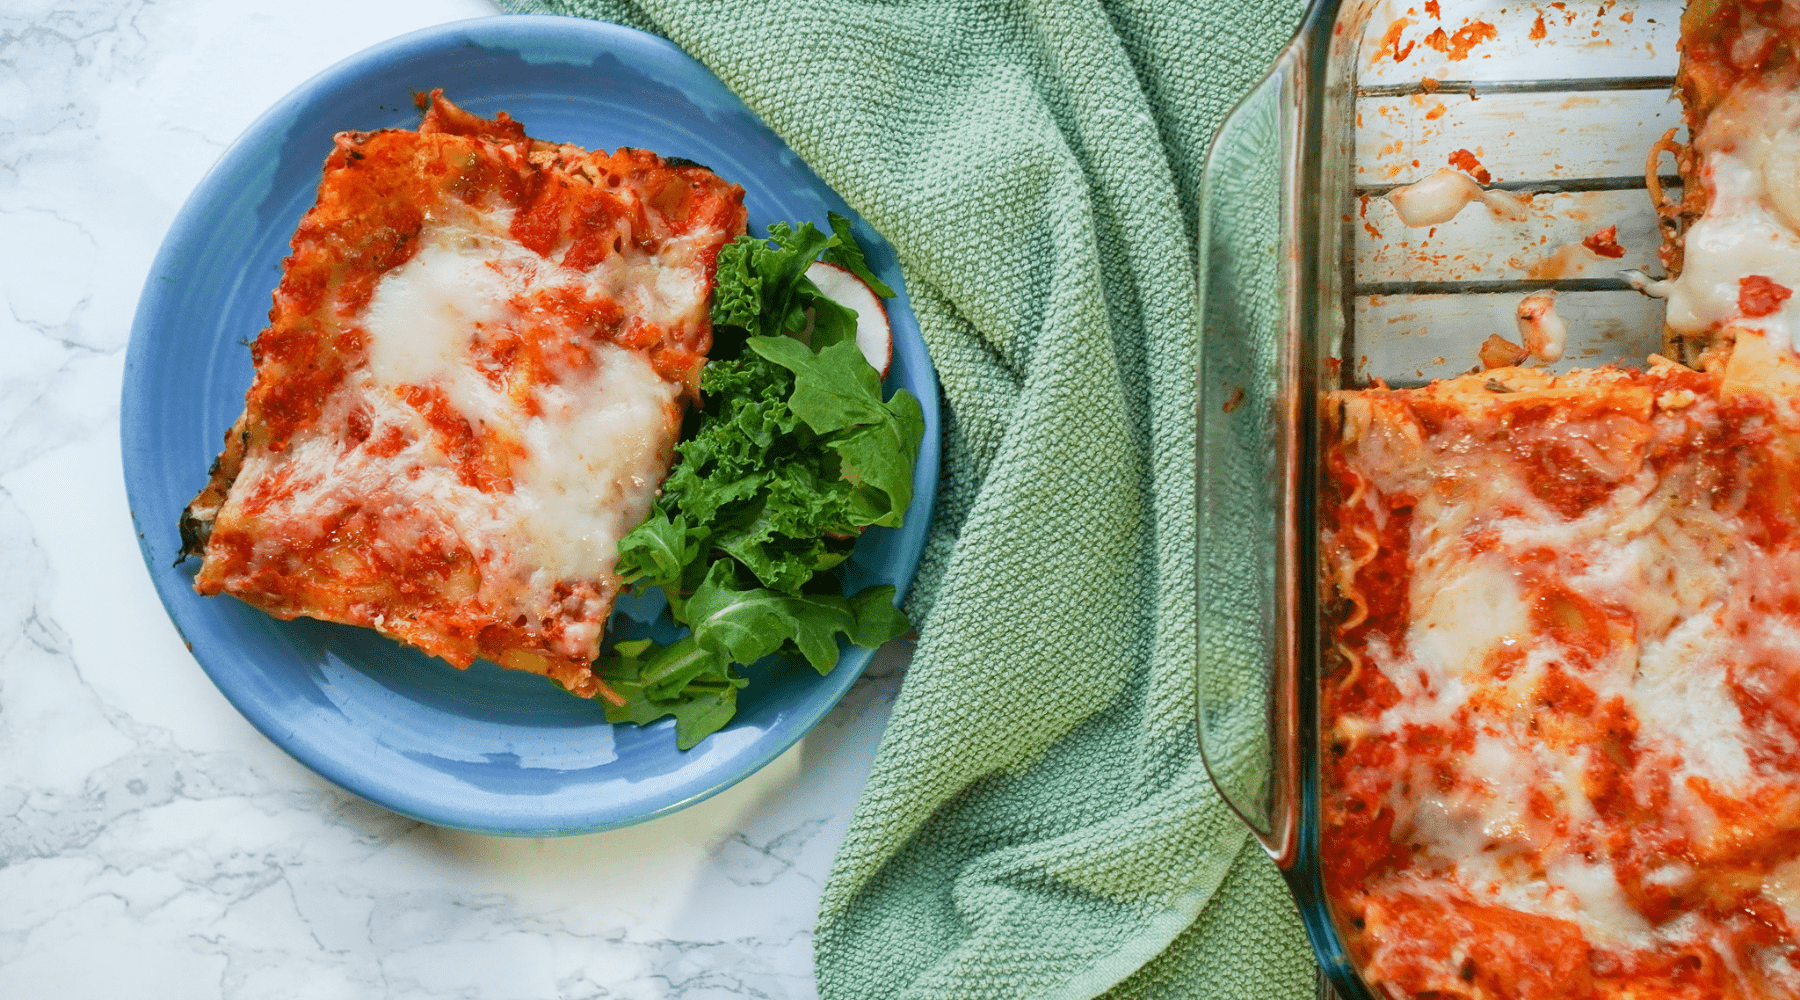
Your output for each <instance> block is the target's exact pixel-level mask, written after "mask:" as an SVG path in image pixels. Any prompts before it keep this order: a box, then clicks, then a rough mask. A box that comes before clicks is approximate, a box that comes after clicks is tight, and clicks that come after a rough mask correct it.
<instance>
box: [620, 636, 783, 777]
mask: <svg viewBox="0 0 1800 1000" xmlns="http://www.w3.org/2000/svg"><path fill="white" fill-rule="evenodd" d="M696 667H697V669H690V668H696ZM594 671H595V672H596V673H598V674H599V675H600V677H601V679H602V680H604V681H606V683H607V685H608V686H609V687H611V688H612V689H613V690H614V691H616V692H618V693H619V694H620V695H621V696H623V697H624V699H625V704H624V705H614V704H612V703H611V702H605V703H604V704H605V705H606V721H608V722H612V723H620V722H635V723H637V724H638V725H640V726H647V725H649V724H650V723H652V722H655V721H656V720H657V719H660V718H662V717H663V716H665V715H673V716H674V717H675V746H676V748H677V749H681V750H690V749H692V748H693V747H694V745H695V744H697V743H699V742H700V741H701V740H703V739H705V738H706V737H708V736H711V735H712V734H713V733H716V732H718V731H719V730H720V729H722V728H724V726H725V724H726V723H727V722H730V721H731V717H732V716H734V715H736V714H737V693H738V689H739V688H742V687H743V686H744V685H745V684H748V683H749V681H748V680H746V679H745V678H744V676H743V675H742V674H740V673H738V672H737V671H736V670H735V669H732V667H731V666H730V665H729V664H727V663H725V662H723V661H721V660H719V659H718V658H717V657H716V656H714V655H713V654H712V653H710V652H708V651H706V650H703V649H701V648H699V646H698V645H697V644H696V643H695V642H694V640H693V638H692V637H691V636H689V637H686V638H683V639H680V640H677V641H676V642H674V643H672V644H670V645H669V646H667V647H662V646H658V645H657V644H656V643H655V642H652V641H651V640H649V639H638V640H635V641H632V642H621V643H616V644H614V646H613V652H612V655H610V656H603V657H601V658H600V659H599V660H597V661H596V662H595V663H594ZM658 671H661V672H662V673H663V675H664V676H665V677H666V676H669V675H673V674H676V673H681V674H685V675H687V677H688V679H687V680H686V681H685V682H684V683H683V684H681V685H680V687H679V688H678V689H677V690H676V691H675V693H674V694H673V695H668V696H662V695H660V694H659V692H662V691H665V690H667V688H668V685H667V683H666V682H665V683H657V682H655V681H653V680H648V679H647V676H648V675H653V674H655V673H656V672H658Z"/></svg>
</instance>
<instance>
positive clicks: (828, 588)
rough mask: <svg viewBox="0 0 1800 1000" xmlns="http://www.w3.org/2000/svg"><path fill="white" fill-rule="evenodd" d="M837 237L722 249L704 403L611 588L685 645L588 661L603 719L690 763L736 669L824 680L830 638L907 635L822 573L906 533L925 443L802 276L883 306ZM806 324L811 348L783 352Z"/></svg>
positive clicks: (913, 409) (830, 306)
mask: <svg viewBox="0 0 1800 1000" xmlns="http://www.w3.org/2000/svg"><path fill="white" fill-rule="evenodd" d="M831 225H832V230H833V234H832V235H829V236H827V235H826V234H824V233H821V232H820V231H819V230H818V229H817V228H815V227H814V226H812V225H811V224H810V223H808V224H804V225H802V226H801V227H800V228H799V229H797V230H796V229H793V228H791V227H789V226H787V225H785V224H776V225H774V226H770V227H769V238H768V239H766V240H759V239H753V238H751V237H747V236H746V237H740V238H739V239H738V240H737V241H735V242H733V243H731V244H729V245H728V246H726V247H724V248H723V249H722V250H721V251H720V253H719V262H718V268H717V274H718V282H717V287H716V288H715V290H714V294H713V306H712V321H713V327H714V331H713V332H714V350H713V360H711V361H709V362H708V363H707V365H706V368H705V369H704V371H703V372H702V374H701V379H700V389H701V395H702V398H703V399H704V400H705V404H704V405H703V406H702V407H701V408H700V409H699V410H698V411H697V412H695V413H693V414H691V415H690V418H689V424H688V428H687V430H688V433H687V436H686V439H685V440H684V441H682V442H681V443H680V444H678V445H676V449H675V450H676V453H677V461H676V464H675V467H674V468H673V469H672V470H671V471H670V473H669V476H668V478H667V479H666V480H665V481H664V483H663V492H662V495H661V496H660V497H659V498H658V499H657V502H656V507H655V510H654V511H653V512H652V514H651V516H650V517H649V519H648V520H646V521H645V522H644V524H643V525H641V526H640V527H638V528H637V529H636V530H635V531H633V532H632V533H631V534H629V535H627V536H626V537H625V539H624V540H622V541H621V542H620V543H619V561H618V565H617V572H618V573H619V575H620V577H621V578H622V579H623V580H624V581H625V582H626V583H628V584H632V585H633V586H636V587H637V588H639V589H640V590H641V589H643V588H646V587H652V586H654V587H660V588H661V589H662V591H663V593H664V595H665V596H666V597H667V598H668V601H669V610H670V613H671V614H672V615H673V616H674V619H675V621H676V622H677V623H679V624H681V625H685V626H687V627H688V629H689V632H688V634H687V635H685V636H683V637H682V638H681V639H679V640H677V641H676V642H673V643H671V644H669V645H668V646H666V647H664V646H659V645H657V644H655V643H653V642H651V641H649V640H637V641H631V642H620V643H616V644H615V645H614V647H613V651H612V652H611V653H609V654H607V655H606V656H604V657H602V658H601V659H600V660H599V661H597V662H596V663H595V671H596V672H597V673H599V675H600V676H601V678H602V679H603V680H605V681H606V683H607V684H608V685H609V686H610V687H612V689H613V690H614V691H616V692H617V693H618V694H619V695H620V696H622V697H623V698H624V699H625V704H624V705H622V706H614V705H608V706H607V709H606V714H607V718H608V719H609V720H612V721H615V722H636V723H638V724H640V725H643V724H646V723H648V722H653V721H655V720H657V719H660V718H663V717H665V716H670V715H673V716H674V717H675V729H676V745H677V746H679V747H680V748H681V749H684V750H685V749H688V748H689V747H692V746H693V745H694V744H695V743H697V742H698V741H699V740H701V739H703V738H704V737H705V736H706V735H708V734H710V733H712V732H716V731H717V730H718V729H719V728H721V727H723V726H724V725H725V724H726V723H727V722H729V721H730V720H731V718H732V716H733V714H734V713H735V712H736V710H737V692H738V690H739V689H740V688H742V687H743V686H744V685H745V684H747V683H748V680H747V679H746V678H745V677H744V676H743V675H742V674H740V673H738V671H737V668H738V667H739V666H741V665H745V664H750V663H755V662H756V661H758V660H761V659H763V658H764V657H767V656H769V655H771V654H776V653H783V654H789V655H797V656H802V657H804V658H805V659H806V661H807V662H808V663H809V664H811V665H812V667H813V669H815V670H817V671H818V672H819V673H821V674H824V673H828V672H829V671H830V670H831V669H832V668H833V667H835V666H836V665H837V661H838V650H839V642H840V637H843V638H844V639H847V640H848V641H850V642H853V643H856V644H858V645H862V646H866V647H870V648H873V647H875V646H878V645H880V644H881V643H884V642H886V641H888V640H889V639H892V638H894V637H895V636H897V635H899V634H901V633H902V632H904V631H906V629H907V628H909V627H910V623H908V621H907V620H906V616H905V615H904V614H902V613H901V612H900V611H899V609H897V608H895V607H894V604H893V600H894V588H892V587H871V588H868V589H866V590H863V591H862V592H860V593H857V594H855V595H851V596H845V595H844V594H843V592H842V588H841V585H840V583H839V581H838V579H837V578H835V577H834V576H833V575H832V574H831V571H832V570H833V569H834V568H835V567H837V566H838V565H840V564H841V563H842V562H843V561H844V560H845V559H846V558H848V557H849V555H850V551H851V549H852V548H853V547H854V545H855V543H856V536H857V534H858V533H859V532H860V531H861V530H862V529H863V528H864V527H866V526H868V525H871V524H876V525H885V526H898V525H899V524H900V523H901V519H902V518H903V517H904V516H905V512H906V508H907V506H908V504H910V503H911V501H912V473H913V462H914V460H915V459H916V457H917V454H918V448H919V441H920V439H921V438H922V437H923V436H924V431H925V422H924V416H923V412H922V410H921V409H920V407H919V402H918V400H916V399H914V398H913V397H912V395H911V394H909V393H907V392H906V391H905V390H900V391H898V392H896V393H895V394H894V396H893V398H892V399H885V400H884V399H883V397H882V393H881V379H880V376H879V375H878V374H877V373H876V371H875V369H874V368H873V367H871V366H870V365H869V363H868V361H867V360H866V359H865V358H864V357H863V355H862V352H861V351H860V350H858V349H857V347H856V343H855V339H856V313H855V312H854V311H853V310H850V309H847V308H844V307H843V306H840V305H838V304H837V303H835V302H833V301H831V300H830V299H828V298H826V297H825V296H824V295H823V294H822V293H821V292H820V291H819V289H818V287H817V286H816V285H814V284H813V283H812V281H811V280H809V279H808V278H807V277H806V268H807V266H808V265H810V264H811V263H812V262H813V260H815V259H816V258H818V256H819V254H820V253H822V252H823V253H825V254H826V256H827V259H830V260H832V261H834V262H837V263H841V264H843V266H845V267H847V268H849V269H850V270H851V271H852V272H853V273H856V274H858V275H859V276H860V277H862V278H863V279H864V280H865V281H868V282H869V283H870V286H871V287H872V288H875V289H876V290H877V292H878V293H880V294H885V295H892V294H893V292H892V290H891V289H889V288H887V286H886V285H883V284H881V283H880V282H879V281H877V280H875V279H874V276H873V275H872V274H869V273H868V265H867V263H866V261H864V259H863V256H862V250H861V248H860V247H858V246H857V245H856V241H855V239H854V238H853V237H852V236H851V233H850V228H849V222H848V220H846V219H844V218H842V217H841V216H835V215H834V216H832V217H831ZM809 321H810V323H811V327H812V329H811V334H810V342H809V343H802V342H801V341H799V340H796V339H794V338H793V337H792V336H789V334H792V333H795V332H797V331H799V330H802V329H803V328H805V327H806V325H807V323H808V322H809ZM746 347H747V348H749V349H748V350H745V348H746Z"/></svg>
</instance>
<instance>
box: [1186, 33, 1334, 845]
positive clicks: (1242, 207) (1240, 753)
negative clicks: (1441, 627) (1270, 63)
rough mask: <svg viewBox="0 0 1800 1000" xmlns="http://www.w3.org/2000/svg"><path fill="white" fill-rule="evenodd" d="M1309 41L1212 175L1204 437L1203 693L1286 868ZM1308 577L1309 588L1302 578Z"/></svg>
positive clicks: (1207, 717) (1298, 594)
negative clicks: (1305, 78) (1304, 78)
mask: <svg viewBox="0 0 1800 1000" xmlns="http://www.w3.org/2000/svg"><path fill="white" fill-rule="evenodd" d="M1306 55H1307V53H1306V50H1305V46H1304V44H1303V43H1298V42H1297V43H1296V44H1295V45H1293V46H1290V47H1289V48H1288V49H1287V51H1285V52H1284V53H1283V55H1282V57H1281V59H1279V60H1278V61H1277V62H1276V64H1275V68H1274V69H1273V70H1272V71H1271V72H1270V73H1269V75H1268V76H1267V77H1265V78H1264V79H1263V81H1262V82H1261V83H1260V84H1258V85H1257V87H1256V89H1255V90H1253V91H1251V93H1250V95H1249V96H1248V97H1246V98H1245V99H1244V101H1243V103H1241V104H1239V105H1238V107H1237V109H1236V110H1234V111H1233V112H1232V113H1231V115H1230V116H1229V117H1227V118H1226V120H1225V122H1224V124H1223V125H1222V126H1221V127H1220V129H1219V132H1218V134H1217V136H1216V137H1215V138H1214V140H1213V144H1212V148H1211V150H1210V151H1209V153H1208V155H1207V160H1206V166H1205V170H1204V172H1203V174H1202V176H1201V185H1200V211H1199V221H1200V225H1199V253H1198V260H1199V268H1200V271H1199V287H1200V294H1201V340H1200V374H1199V379H1200V381H1199V394H1198V411H1197V414H1196V420H1197V428H1196V430H1197V438H1196V449H1197V450H1196V463H1197V472H1198V476H1197V480H1196V495H1195V501H1196V514H1197V545H1198V551H1197V553H1196V555H1197V561H1196V567H1197V580H1196V593H1195V597H1196V600H1197V612H1198V617H1197V620H1198V632H1197V635H1196V641H1197V650H1196V652H1197V671H1196V674H1197V689H1198V690H1197V694H1198V724H1199V736H1200V744H1201V752H1202V755H1203V757H1204V759H1205V762H1206V768H1207V771H1208V773H1209V774H1210V775H1211V776H1212V780H1213V784H1214V785H1215V786H1216V787H1217V788H1218V790H1219V794H1220V795H1221V796H1223V797H1224V799H1225V801H1226V802H1227V803H1228V804H1229V805H1230V806H1231V807H1232V809H1234V810H1235V811H1236V812H1237V813H1238V815H1239V816H1240V817H1242V818H1243V820H1244V822H1245V823H1246V824H1248V825H1249V826H1250V828H1251V830H1253V831H1254V832H1255V834H1256V837H1257V839H1258V840H1260V841H1261V842H1262V844H1263V847H1264V848H1265V849H1267V850H1268V852H1269V854H1270V855H1271V856H1272V857H1274V859H1275V861H1276V863H1277V864H1279V865H1280V866H1281V867H1282V868H1284V869H1287V868H1290V867H1291V866H1292V865H1293V864H1294V862H1295V859H1296V855H1297V851H1298V845H1297V837H1298V828H1299V811H1300V768H1301V760H1300V755H1299V742H1298V740H1299V720H1300V713H1299V706H1300V701H1301V692H1300V690H1299V683H1298V678H1297V676H1296V671H1295V666H1296V664H1298V663H1299V662H1301V654H1302V653H1303V650H1300V649H1299V648H1298V646H1297V644H1298V643H1299V642H1300V641H1301V640H1302V638H1303V634H1304V633H1303V629H1302V628H1301V627H1300V623H1301V622H1304V621H1305V620H1306V619H1305V616H1304V615H1303V614H1302V608H1301V607H1300V605H1301V603H1302V602H1303V601H1304V600H1305V599H1306V595H1305V593H1303V591H1304V588H1305V587H1306V586H1307V584H1306V583H1305V582H1304V581H1303V580H1301V579H1298V578H1299V577H1300V576H1301V574H1297V573H1295V572H1293V571H1292V567H1295V566H1297V565H1302V563H1301V562H1300V559H1299V556H1300V555H1301V553H1299V552H1297V551H1292V549H1293V547H1294V546H1295V545H1296V544H1300V537H1301V535H1302V534H1303V532H1301V531H1299V530H1297V529H1298V522H1297V521H1296V518H1299V517H1301V516H1302V515H1301V512H1300V508H1299V503H1300V501H1301V499H1302V498H1303V497H1304V495H1305V485H1306V477H1307V476H1308V475H1309V474H1310V473H1309V471H1308V463H1309V461H1310V460H1309V459H1308V457H1307V451H1308V449H1307V448H1306V447H1305V437H1306V434H1305V430H1304V426H1303V425H1304V423H1305V412H1304V410H1303V409H1302V407H1303V405H1304V404H1303V399H1304V397H1303V396H1302V390H1303V389H1305V388H1306V387H1307V386H1308V385H1311V384H1313V382H1314V381H1315V380H1314V379H1313V378H1312V377H1311V376H1309V375H1308V374H1307V373H1306V372H1304V371H1302V370H1301V366H1300V361H1299V358H1300V356H1301V355H1302V354H1303V353H1304V352H1302V351H1300V350H1298V349H1297V348H1296V344H1297V342H1298V338H1299V337H1300V336H1301V331H1300V324H1301V323H1302V322H1303V319H1302V317H1301V315H1300V309H1299V303H1300V302H1301V301H1302V299H1301V298H1300V296H1299V281H1300V278H1301V275H1302V272H1303V270H1304V268H1303V266H1302V255H1301V250H1300V247H1301V242H1300V240H1299V238H1298V234H1299V233H1300V232H1301V227H1300V220H1301V212H1302V211H1303V206H1302V204H1301V202H1303V201H1304V200H1305V199H1304V197H1303V196H1302V193H1301V185H1300V183H1299V179H1300V178H1301V177H1302V176H1303V174H1302V155H1301V150H1302V146H1303V133H1302V130H1303V128H1304V127H1305V126H1306V124H1307V123H1306V122H1305V121H1304V120H1303V107H1302V102H1301V97H1300V95H1301V92H1302V87H1301V80H1300V77H1301V73H1302V72H1303V71H1304V70H1305V68H1306V66H1307V59H1306ZM1296 588H1298V589H1296Z"/></svg>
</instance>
